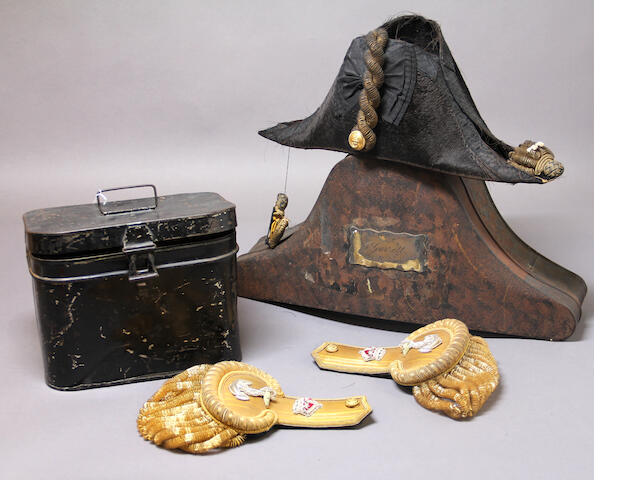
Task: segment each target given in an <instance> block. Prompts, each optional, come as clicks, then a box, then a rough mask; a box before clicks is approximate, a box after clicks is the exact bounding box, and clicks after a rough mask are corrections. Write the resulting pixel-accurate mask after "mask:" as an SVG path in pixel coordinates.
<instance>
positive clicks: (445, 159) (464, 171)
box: [259, 15, 563, 183]
mask: <svg viewBox="0 0 640 480" xmlns="http://www.w3.org/2000/svg"><path fill="white" fill-rule="evenodd" d="M381 28H382V29H384V30H386V32H387V33H388V41H386V48H385V50H384V57H383V59H384V60H383V63H382V67H383V72H384V83H383V84H382V85H381V87H380V90H379V91H380V96H381V100H380V105H379V106H378V107H377V116H378V122H377V125H376V126H375V128H374V131H375V137H376V138H375V145H374V146H373V148H371V150H369V151H357V150H354V148H352V147H351V146H350V143H349V140H348V139H349V134H350V133H351V131H352V129H354V125H356V124H357V121H356V118H357V116H358V112H359V110H360V106H359V97H360V94H361V92H362V89H363V75H364V73H365V71H366V70H367V64H366V61H365V52H366V50H367V48H368V45H367V37H358V38H356V39H355V40H353V41H352V42H351V46H350V47H349V50H348V51H347V54H346V56H345V58H344V62H343V64H342V67H341V68H340V71H339V73H338V76H337V78H336V80H335V81H334V83H333V85H332V87H331V90H330V91H329V93H328V95H327V97H326V99H325V100H324V102H323V103H322V105H321V106H320V108H318V109H317V110H316V111H315V112H314V113H313V114H312V115H311V116H310V117H308V118H306V119H304V120H297V121H293V122H287V123H280V124H278V125H276V126H275V127H272V128H269V129H267V130H262V131H260V132H259V133H260V135H262V136H263V137H265V138H268V139H270V140H273V141H275V142H278V143H280V144H282V145H287V146H290V147H298V148H305V149H307V148H317V149H325V150H336V151H340V152H345V153H350V154H356V155H358V156H363V157H367V156H372V157H376V158H380V159H383V160H391V161H394V162H401V163H405V164H409V165H413V166H417V167H422V168H429V169H432V170H436V171H439V172H443V173H448V174H454V175H459V176H464V177H470V178H477V179H481V180H491V181H498V182H509V183H519V182H527V183H543V182H545V181H547V180H549V179H552V178H555V177H557V176H559V175H560V174H561V173H562V171H563V168H562V165H561V164H559V163H557V162H555V161H554V160H553V154H552V153H551V152H550V151H549V150H548V149H546V148H545V147H544V146H543V144H541V143H538V144H533V142H527V143H526V144H523V145H521V146H520V147H519V149H518V152H521V153H523V154H522V155H519V154H518V155H519V157H518V158H523V159H524V160H525V162H524V163H523V162H520V161H518V162H516V161H514V160H513V159H512V158H511V155H510V153H511V154H512V155H513V153H514V148H512V147H511V146H509V145H507V144H506V143H504V142H502V141H501V140H499V139H498V138H496V137H495V136H494V135H493V134H492V133H491V131H489V128H488V127H487V125H486V124H485V123H484V121H483V120H482V117H481V116H480V114H479V113H478V109H477V108H476V106H475V103H474V102H473V99H472V98H471V95H470V94H469V90H468V89H467V86H466V84H465V82H464V80H463V78H462V75H461V74H460V70H459V69H458V67H457V65H456V62H455V60H454V59H453V56H452V55H451V52H450V51H449V47H448V46H447V43H446V42H445V40H444V37H443V36H442V32H441V30H440V26H439V25H438V24H437V23H436V22H435V21H433V20H427V19H425V18H423V17H419V16H414V15H410V16H403V17H398V18H395V19H393V20H390V21H389V22H387V23H386V24H384V25H383V26H382V27H381ZM539 146H540V147H542V148H541V149H540V150H538V147H539ZM527 147H528V148H527ZM532 149H533V150H534V151H535V152H534V153H535V155H537V159H538V160H540V157H541V155H543V156H544V158H545V161H544V162H539V165H538V166H536V159H535V158H530V159H527V158H525V157H527V155H529V154H528V153H527V152H529V153H531V151H532ZM542 150H544V152H543V151H542ZM515 153H517V152H515ZM550 162H553V168H552V169H551V167H550V166H549V165H551V164H550ZM514 164H519V165H518V168H516V167H514V166H513V165H514ZM542 164H545V165H547V170H546V171H547V173H548V172H549V171H551V170H553V172H552V174H550V175H545V173H544V172H542V167H541V166H540V165H542Z"/></svg>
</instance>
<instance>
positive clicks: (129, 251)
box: [122, 224, 158, 282]
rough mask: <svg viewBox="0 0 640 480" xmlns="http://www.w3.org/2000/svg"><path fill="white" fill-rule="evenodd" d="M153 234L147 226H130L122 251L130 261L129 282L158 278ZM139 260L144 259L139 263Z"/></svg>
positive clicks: (125, 233)
mask: <svg viewBox="0 0 640 480" xmlns="http://www.w3.org/2000/svg"><path fill="white" fill-rule="evenodd" d="M155 249H156V244H155V242H154V239H153V234H152V233H151V230H149V227H147V226H146V225H145V224H138V225H129V226H128V227H127V230H126V231H125V232H124V238H123V239H122V251H123V252H124V254H125V255H126V256H127V259H128V260H129V281H130V282H138V281H140V280H147V279H149V278H155V277H157V276H158V270H157V269H156V264H155V258H154V252H155ZM139 259H142V260H141V261H139Z"/></svg>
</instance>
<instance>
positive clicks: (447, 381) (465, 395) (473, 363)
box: [413, 337, 500, 419]
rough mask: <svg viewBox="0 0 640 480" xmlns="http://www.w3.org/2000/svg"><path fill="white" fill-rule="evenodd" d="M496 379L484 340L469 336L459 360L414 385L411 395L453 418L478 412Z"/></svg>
mask: <svg viewBox="0 0 640 480" xmlns="http://www.w3.org/2000/svg"><path fill="white" fill-rule="evenodd" d="M499 381H500V374H499V373H498V365H497V363H496V361H495V359H494V358H493V355H492V354H491V351H490V350H489V346H488V345H487V342H485V340H484V339H483V338H480V337H471V338H470V341H469V346H468V347H467V350H466V352H465V353H464V355H463V356H462V358H461V359H460V361H459V362H458V363H456V364H455V365H454V367H453V368H452V369H451V370H449V371H448V372H445V373H443V374H440V375H437V376H436V377H434V378H431V379H429V380H427V381H426V382H423V383H421V384H420V385H416V386H414V387H413V396H414V397H415V399H416V400H417V401H418V403H419V404H420V405H422V406H423V407H424V408H427V409H429V410H435V411H440V412H443V413H445V414H446V415H448V416H449V417H451V418H455V419H461V418H468V417H472V416H474V415H475V414H477V413H478V411H479V410H480V408H482V406H483V405H484V403H485V402H486V401H487V399H488V398H489V397H490V396H491V394H492V393H493V392H494V390H495V389H496V387H497V386H498V382H499Z"/></svg>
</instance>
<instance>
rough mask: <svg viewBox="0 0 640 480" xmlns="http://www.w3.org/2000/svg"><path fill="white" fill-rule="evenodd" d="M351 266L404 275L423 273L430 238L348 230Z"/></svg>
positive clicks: (351, 228) (361, 229)
mask: <svg viewBox="0 0 640 480" xmlns="http://www.w3.org/2000/svg"><path fill="white" fill-rule="evenodd" d="M348 261H349V263H351V264H356V265H362V266H364V267H376V268H384V269H390V268H394V269H396V270H402V271H405V272H408V271H414V272H424V271H425V267H426V265H427V236H426V235H411V234H410V233H395V232H387V231H378V230H373V229H371V228H358V227H354V226H351V227H349V258H348Z"/></svg>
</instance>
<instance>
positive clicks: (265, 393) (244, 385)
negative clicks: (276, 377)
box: [229, 380, 276, 407]
mask: <svg viewBox="0 0 640 480" xmlns="http://www.w3.org/2000/svg"><path fill="white" fill-rule="evenodd" d="M229 391H230V392H231V393H232V394H233V396H234V397H236V398H237V399H238V400H244V401H248V400H249V397H262V398H263V399H264V404H265V406H267V407H268V406H269V403H270V402H271V399H272V398H273V397H275V396H276V392H275V391H274V390H273V388H271V387H262V388H261V389H257V388H253V387H252V386H251V382H250V381H249V380H236V381H235V382H233V383H232V384H231V385H229Z"/></svg>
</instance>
